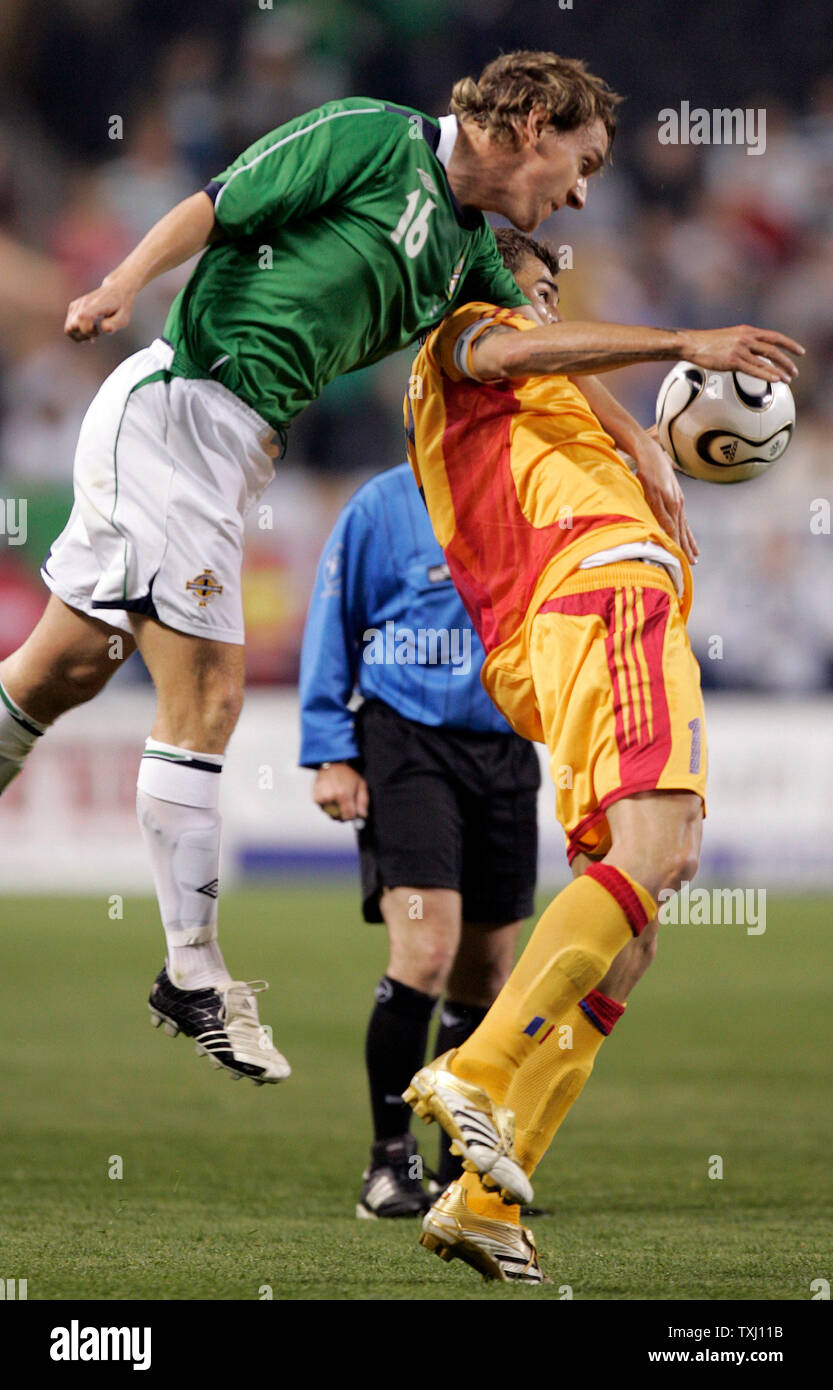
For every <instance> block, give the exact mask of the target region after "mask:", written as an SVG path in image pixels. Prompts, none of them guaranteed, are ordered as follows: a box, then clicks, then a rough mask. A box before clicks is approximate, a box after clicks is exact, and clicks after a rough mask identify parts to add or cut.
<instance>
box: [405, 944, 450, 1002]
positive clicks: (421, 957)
mask: <svg viewBox="0 0 833 1390" xmlns="http://www.w3.org/2000/svg"><path fill="white" fill-rule="evenodd" d="M453 961H454V957H453V953H452V951H451V950H450V949H449V948H448V947H447V946H445V944H444V943H440V942H433V943H431V944H430V945H429V946H427V947H423V948H422V949H421V950H417V951H415V952H414V955H413V958H412V966H411V968H412V969H413V971H414V973H415V975H416V976H417V977H418V978H419V981H420V983H419V984H418V985H417V986H416V988H417V989H421V990H422V992H423V993H424V994H442V993H444V991H445V987H446V985H447V983H448V977H449V975H450V974H451V966H452V964H453Z"/></svg>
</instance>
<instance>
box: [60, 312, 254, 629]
mask: <svg viewBox="0 0 833 1390" xmlns="http://www.w3.org/2000/svg"><path fill="white" fill-rule="evenodd" d="M172 357H173V349H172V348H171V347H170V346H169V344H167V343H165V342H163V341H162V340H161V339H157V340H156V342H154V343H153V344H152V345H151V346H150V347H149V348H144V349H143V350H142V351H141V352H137V353H134V355H133V356H132V357H128V358H127V360H126V361H125V362H122V363H121V365H120V366H119V367H117V368H116V370H115V371H114V372H113V373H112V374H111V375H110V376H109V377H108V378H107V380H106V381H105V382H104V384H103V385H102V387H101V389H100V390H99V392H98V395H97V396H96V397H95V400H94V401H93V402H92V405H91V406H90V408H89V410H88V411H87V414H86V415H85V417H84V423H83V424H82V426H81V433H80V435H79V438H78V447H77V449H76V452H75V471H74V487H75V506H74V507H73V509H72V513H71V515H70V518H69V521H68V522H67V524H66V526H65V528H64V530H63V531H62V532H61V534H60V536H59V537H58V539H57V540H56V541H55V542H54V544H53V546H52V549H51V550H50V552H49V554H48V555H47V557H46V559H45V561H44V563H43V569H42V570H41V574H42V575H43V579H44V582H45V583H46V584H47V585H48V587H49V588H50V589H51V590H52V592H53V593H54V594H57V595H58V597H59V598H60V599H63V601H64V603H67V604H69V606H70V607H71V608H78V609H80V610H81V612H82V613H88V614H89V615H90V616H91V617H93V618H100V619H101V620H102V621H103V622H106V623H107V624H108V625H111V626H112V627H114V628H121V629H123V630H124V631H125V632H129V631H130V620H129V618H128V613H147V614H149V615H150V616H151V617H155V618H158V619H159V621H160V622H162V623H165V624H166V625H167V626H168V627H172V628H175V629H176V630H177V631H178V632H187V633H191V634H193V635H194V636H195V637H209V638H212V639H213V640H214V641H216V642H234V643H238V644H242V643H243V641H244V626H243V603H242V596H241V587H240V568H241V563H242V556H243V518H244V517H245V515H246V513H247V512H248V510H249V508H250V507H251V506H252V505H253V503H254V502H256V501H257V498H258V497H259V496H260V494H261V493H262V491H263V489H264V488H265V487H266V486H267V484H268V483H269V482H271V480H272V477H273V475H274V460H275V457H276V456H277V453H278V445H277V441H276V438H275V431H274V429H273V427H272V426H271V425H268V424H267V423H266V421H265V420H262V419H261V417H260V416H259V415H258V414H257V413H256V412H255V411H254V410H252V409H251V408H250V407H249V406H248V405H246V404H245V403H244V402H243V401H241V400H239V399H238V397H237V396H234V395H232V393H231V392H230V391H228V390H227V389H226V387H225V386H222V385H221V384H220V382H218V381H203V380H198V381H194V380H186V379H183V378H182V377H176V376H174V377H172V376H170V375H169V374H168V370H167V369H168V368H169V367H170V364H171V359H172Z"/></svg>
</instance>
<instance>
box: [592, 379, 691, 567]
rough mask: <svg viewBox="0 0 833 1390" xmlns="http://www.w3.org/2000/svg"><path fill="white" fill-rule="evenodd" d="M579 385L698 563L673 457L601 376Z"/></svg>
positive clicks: (655, 507)
mask: <svg viewBox="0 0 833 1390" xmlns="http://www.w3.org/2000/svg"><path fill="white" fill-rule="evenodd" d="M575 385H576V386H577V387H578V389H579V391H581V393H582V395H583V396H584V398H585V400H586V401H587V403H588V405H589V406H590V409H591V410H592V411H593V414H594V415H595V416H596V419H597V420H598V421H599V422H600V424H602V425H603V426H604V428H605V429H606V430H607V432H608V434H609V435H610V436H611V438H612V439H613V442H614V444H615V445H616V447H617V448H618V449H621V450H622V452H623V453H626V454H630V456H631V458H632V459H633V461H634V463H635V464H636V475H637V477H638V478H639V481H640V482H641V484H642V488H643V491H644V493H645V498H646V501H647V503H648V506H649V507H650V508H651V511H652V512H653V513H654V516H655V517H656V519H657V521H658V522H659V524H660V526H661V527H662V529H663V531H667V533H668V535H669V536H670V537H671V539H672V540H675V541H676V542H677V544H678V545H679V546H680V547H681V549H682V550H683V551H684V552H685V554H686V555H687V556H688V558H689V560H690V561H691V563H692V564H696V561H697V556H698V554H699V553H700V552H699V550H698V547H697V542H696V541H695V539H694V535H693V533H692V531H691V527H690V526H689V524H688V518H687V517H686V513H685V497H684V496H683V490H682V488H681V487H680V484H679V482H678V480H677V476H676V474H675V472H674V465H673V462H672V460H671V458H670V456H669V455H668V454H667V453H666V452H665V450H664V449H663V447H662V445H661V444H660V443H659V441H658V440H657V439H654V438H652V436H651V435H650V434H649V433H648V432H647V430H644V429H643V428H642V426H641V425H640V424H639V422H638V421H637V420H635V419H634V417H633V416H632V415H631V414H630V412H629V411H627V410H626V409H625V407H624V406H623V405H621V404H620V403H619V401H617V399H616V397H615V396H613V395H611V393H610V391H608V389H607V387H606V386H603V385H602V383H601V382H600V381H599V379H598V377H595V376H580V377H578V378H577V379H576V380H575Z"/></svg>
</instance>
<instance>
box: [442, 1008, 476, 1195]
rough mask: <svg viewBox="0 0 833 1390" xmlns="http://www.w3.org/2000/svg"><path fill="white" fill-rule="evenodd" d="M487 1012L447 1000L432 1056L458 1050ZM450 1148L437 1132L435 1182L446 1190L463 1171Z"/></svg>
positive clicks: (449, 1141) (443, 1136)
mask: <svg viewBox="0 0 833 1390" xmlns="http://www.w3.org/2000/svg"><path fill="white" fill-rule="evenodd" d="M488 1012H489V1010H488V1009H484V1008H482V1007H481V1006H480V1005H479V1004H457V1003H455V1001H454V1000H453V999H446V1001H445V1003H444V1004H443V1008H442V1013H441V1014H440V1026H439V1028H438V1029H437V1040H436V1042H435V1043H434V1055H435V1057H441V1056H442V1054H443V1053H444V1052H448V1051H449V1049H450V1048H452V1047H461V1046H462V1044H463V1043H464V1042H465V1041H466V1038H469V1037H471V1035H472V1033H473V1032H474V1030H475V1028H477V1027H478V1026H479V1024H481V1023H482V1022H483V1019H484V1018H485V1017H486V1015H487V1013H488ZM450 1145H451V1140H450V1139H449V1137H448V1135H447V1134H445V1133H443V1132H442V1131H440V1163H439V1169H438V1171H437V1181H438V1182H439V1183H440V1185H441V1186H442V1187H447V1186H448V1184H449V1183H450V1182H454V1180H455V1179H456V1178H459V1177H460V1176H461V1175H462V1172H463V1165H462V1163H461V1162H460V1160H459V1158H455V1157H454V1155H453V1154H452V1153H450V1152H449V1149H450Z"/></svg>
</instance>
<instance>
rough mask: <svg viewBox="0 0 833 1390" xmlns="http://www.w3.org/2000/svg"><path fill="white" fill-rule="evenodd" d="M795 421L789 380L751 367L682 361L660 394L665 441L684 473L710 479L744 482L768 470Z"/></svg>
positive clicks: (783, 449) (782, 449)
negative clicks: (708, 367) (709, 368)
mask: <svg viewBox="0 0 833 1390" xmlns="http://www.w3.org/2000/svg"><path fill="white" fill-rule="evenodd" d="M794 425H795V402H794V400H793V395H792V391H791V390H790V388H789V386H787V384H786V382H782V381H775V382H768V381H764V380H762V379H761V378H760V377H753V376H750V375H749V373H747V372H705V371H704V370H703V369H702V367H697V366H695V364H694V363H693V362H678V363H677V365H676V366H675V367H672V369H671V371H670V372H669V373H668V375H667V377H666V378H665V380H664V382H663V383H662V386H661V387H660V389H659V395H658V397H657V430H658V433H659V438H660V443H661V444H662V446H663V448H664V449H666V450H667V451H668V453H669V454H670V455H671V457H672V458H674V459H676V461H677V463H678V464H679V467H680V469H681V470H682V472H683V473H687V474H688V476H689V477H690V478H702V479H704V480H705V481H706V482H711V483H742V482H745V481H746V479H747V478H756V477H757V476H758V474H759V473H765V472H766V470H767V469H768V468H771V467H772V465H773V464H774V463H775V461H776V459H779V458H781V457H782V456H783V455H784V454H785V453H786V450H787V447H788V445H789V442H790V439H791V438H792V432H793V427H794Z"/></svg>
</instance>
